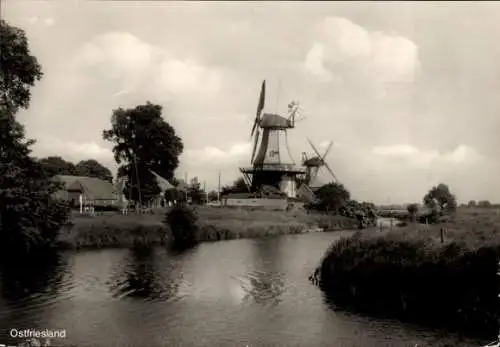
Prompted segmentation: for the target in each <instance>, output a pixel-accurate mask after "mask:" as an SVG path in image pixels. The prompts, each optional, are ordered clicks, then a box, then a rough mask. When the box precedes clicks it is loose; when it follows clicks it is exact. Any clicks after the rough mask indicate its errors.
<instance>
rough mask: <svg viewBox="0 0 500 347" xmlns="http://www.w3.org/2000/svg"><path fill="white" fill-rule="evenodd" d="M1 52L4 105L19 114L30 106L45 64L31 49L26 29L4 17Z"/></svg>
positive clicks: (0, 87)
mask: <svg viewBox="0 0 500 347" xmlns="http://www.w3.org/2000/svg"><path fill="white" fill-rule="evenodd" d="M0 55H1V68H0V93H1V94H0V95H1V100H0V102H1V106H2V108H6V109H7V110H9V111H10V112H11V113H12V114H15V113H16V112H17V111H18V110H19V108H28V106H29V103H30V99H31V91H30V88H31V87H33V86H34V85H35V83H36V82H37V81H39V80H40V79H41V78H42V76H43V73H42V67H41V66H40V64H39V63H38V61H37V59H36V57H35V56H33V55H31V53H30V51H29V45H28V39H27V37H26V34H25V32H24V30H22V29H19V28H16V27H13V26H10V25H9V24H8V23H7V22H6V21H5V20H3V19H2V20H0ZM3 116H5V114H4V115H3Z"/></svg>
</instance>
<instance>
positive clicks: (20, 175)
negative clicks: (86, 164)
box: [0, 20, 68, 261]
mask: <svg viewBox="0 0 500 347" xmlns="http://www.w3.org/2000/svg"><path fill="white" fill-rule="evenodd" d="M0 59H1V60H0V61H1V68H0V93H1V94H0V254H1V255H2V256H3V257H7V258H9V259H10V260H11V261H12V258H13V256H20V257H21V259H23V258H24V257H25V256H26V255H29V254H30V253H32V251H34V250H39V249H41V248H45V247H48V246H50V245H52V244H53V242H54V241H55V239H56V237H57V232H58V230H59V229H60V227H61V225H62V224H63V223H64V222H65V221H66V219H67V216H68V208H67V206H66V205H65V204H63V203H61V202H59V201H56V200H54V199H53V198H52V196H53V193H54V192H55V191H57V190H58V189H61V186H60V184H58V183H55V182H51V181H50V180H49V179H48V177H47V176H46V175H45V174H44V172H43V170H42V168H41V166H40V165H39V163H38V161H36V160H35V159H34V158H32V157H31V156H30V154H31V149H30V147H31V145H32V144H33V143H34V141H33V140H29V139H26V137H25V131H24V127H23V126H22V125H21V124H20V123H19V122H18V121H17V120H16V118H15V114H16V112H17V111H18V110H19V109H20V108H27V107H28V106H29V102H30V95H31V94H30V87H32V86H34V84H35V82H36V81H38V80H40V79H41V77H42V71H41V66H40V65H39V64H38V62H37V60H36V58H35V57H34V56H32V55H31V54H30V51H29V47H28V40H27V38H26V35H25V33H24V31H23V30H21V29H18V28H15V27H12V26H10V25H9V24H7V22H5V21H4V20H0ZM4 259H6V258H4Z"/></svg>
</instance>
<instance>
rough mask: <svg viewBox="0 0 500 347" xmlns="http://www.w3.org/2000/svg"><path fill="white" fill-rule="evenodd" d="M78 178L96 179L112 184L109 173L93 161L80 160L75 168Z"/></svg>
mask: <svg viewBox="0 0 500 347" xmlns="http://www.w3.org/2000/svg"><path fill="white" fill-rule="evenodd" d="M75 170H76V172H77V173H78V175H79V176H87V177H96V178H100V179H102V180H104V181H108V182H113V174H111V171H110V170H109V169H108V168H107V167H105V166H103V165H102V164H101V163H99V162H98V161H97V160H94V159H87V160H82V161H80V162H79V163H78V164H76V166H75Z"/></svg>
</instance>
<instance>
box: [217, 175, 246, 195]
mask: <svg viewBox="0 0 500 347" xmlns="http://www.w3.org/2000/svg"><path fill="white" fill-rule="evenodd" d="M230 193H233V194H235V193H248V186H247V184H246V183H245V179H244V178H243V177H240V178H238V179H236V180H235V181H234V182H233V184H232V185H230V186H224V187H222V189H221V195H224V194H230Z"/></svg>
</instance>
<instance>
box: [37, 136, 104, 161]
mask: <svg viewBox="0 0 500 347" xmlns="http://www.w3.org/2000/svg"><path fill="white" fill-rule="evenodd" d="M38 138H39V141H37V146H36V151H35V154H36V155H38V156H51V155H57V156H61V157H63V158H65V159H66V160H72V161H77V160H82V159H88V158H92V159H96V160H98V161H101V162H102V163H103V164H106V163H110V162H112V161H113V153H112V152H111V150H110V149H108V148H104V147H102V146H100V145H98V144H97V143H96V142H94V141H90V142H83V143H77V142H67V141H61V140H60V139H58V138H56V137H53V136H38Z"/></svg>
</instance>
